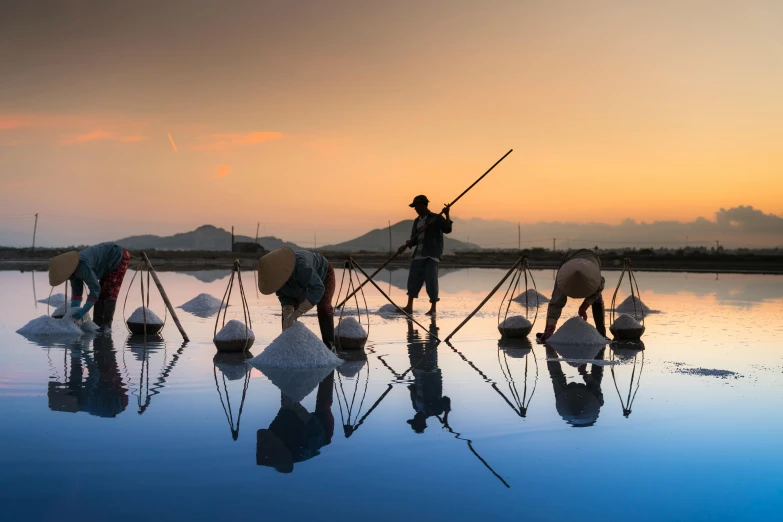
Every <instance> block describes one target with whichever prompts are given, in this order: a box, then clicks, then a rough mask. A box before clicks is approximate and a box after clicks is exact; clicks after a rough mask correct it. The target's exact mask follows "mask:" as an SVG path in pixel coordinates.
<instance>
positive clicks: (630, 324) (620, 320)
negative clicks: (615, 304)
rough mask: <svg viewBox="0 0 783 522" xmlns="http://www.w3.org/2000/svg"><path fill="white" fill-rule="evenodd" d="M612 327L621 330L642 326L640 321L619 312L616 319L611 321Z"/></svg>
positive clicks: (636, 328)
mask: <svg viewBox="0 0 783 522" xmlns="http://www.w3.org/2000/svg"><path fill="white" fill-rule="evenodd" d="M612 326H613V327H614V328H620V329H622V330H638V329H639V328H641V327H642V323H640V322H639V321H637V320H636V319H634V318H633V317H631V316H630V315H628V314H620V315H619V316H618V317H617V319H615V320H614V323H612Z"/></svg>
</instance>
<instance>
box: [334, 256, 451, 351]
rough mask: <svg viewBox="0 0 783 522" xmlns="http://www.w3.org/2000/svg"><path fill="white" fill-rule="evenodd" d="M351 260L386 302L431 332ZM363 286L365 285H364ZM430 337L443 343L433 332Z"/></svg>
mask: <svg viewBox="0 0 783 522" xmlns="http://www.w3.org/2000/svg"><path fill="white" fill-rule="evenodd" d="M349 259H350V260H351V262H352V263H353V266H355V267H356V268H357V269H358V270H359V272H361V273H362V275H363V276H364V277H366V278H367V280H366V281H365V283H366V282H368V281H369V282H370V283H372V285H373V286H374V287H375V289H376V290H378V291H379V292H380V293H381V295H382V296H383V297H385V298H386V300H387V301H389V302H390V303H391V304H393V305H394V306H396V307H397V310H399V312H400V313H403V314H405V316H406V317H407V318H408V319H410V320H411V321H413V322H414V323H416V324H417V325H419V326H420V327H421V328H423V329H424V330H427V331H429V328H427V327H426V326H424V325H423V324H421V323H420V322H419V321H417V320H416V319H414V318H413V317H411V315H410V314H408V312H406V311H405V310H403V309H402V308H400V307H399V306H398V305H397V303H395V302H394V301H392V300H391V297H389V296H388V295H386V292H384V291H383V290H381V287H380V286H378V283H376V282H375V281H373V280H372V279H370V276H368V275H367V272H365V271H364V269H362V267H360V266H359V264H358V263H357V262H356V260H355V259H353V258H349ZM362 284H364V283H362ZM354 293H355V292H354ZM430 336H431V337H432V338H433V339H435V340H436V341H438V342H441V341H440V339H438V338H437V337H436V336H435V334H433V333H432V332H430Z"/></svg>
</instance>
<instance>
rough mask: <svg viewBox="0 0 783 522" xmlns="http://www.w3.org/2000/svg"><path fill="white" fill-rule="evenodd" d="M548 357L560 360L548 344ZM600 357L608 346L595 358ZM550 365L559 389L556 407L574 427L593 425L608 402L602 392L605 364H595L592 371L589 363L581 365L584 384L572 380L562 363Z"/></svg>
mask: <svg viewBox="0 0 783 522" xmlns="http://www.w3.org/2000/svg"><path fill="white" fill-rule="evenodd" d="M546 356H547V359H557V358H558V356H557V352H556V351H555V350H554V348H552V347H550V346H549V345H547V347H546ZM595 358H596V359H597V360H603V358H604V349H603V348H601V351H600V352H598V355H597V356H596V357H595ZM546 365H547V368H548V369H549V376H550V377H551V378H552V386H553V388H554V390H555V408H557V413H559V414H560V416H561V417H563V420H564V421H566V422H567V423H568V424H570V425H571V426H575V427H577V428H583V427H587V426H592V425H593V424H595V421H596V420H598V413H599V412H600V410H601V406H603V405H604V396H603V393H602V392H601V379H602V378H603V375H604V367H603V366H601V365H598V364H591V365H590V366H591V367H592V368H591V370H590V372H589V373H588V371H587V364H582V365H579V366H578V367H577V371H578V372H579V375H581V376H582V380H583V381H584V382H583V383H578V382H568V381H567V380H566V376H565V374H564V373H563V369H562V368H561V367H560V362H558V361H552V360H548V361H547V363H546Z"/></svg>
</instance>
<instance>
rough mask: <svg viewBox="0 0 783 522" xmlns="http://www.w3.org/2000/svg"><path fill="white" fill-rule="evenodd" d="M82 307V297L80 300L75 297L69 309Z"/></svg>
mask: <svg viewBox="0 0 783 522" xmlns="http://www.w3.org/2000/svg"><path fill="white" fill-rule="evenodd" d="M81 307H82V301H81V299H80V300H78V301H76V300H75V299H73V300H71V304H70V306H69V307H68V309H69V310H73V309H76V308H81Z"/></svg>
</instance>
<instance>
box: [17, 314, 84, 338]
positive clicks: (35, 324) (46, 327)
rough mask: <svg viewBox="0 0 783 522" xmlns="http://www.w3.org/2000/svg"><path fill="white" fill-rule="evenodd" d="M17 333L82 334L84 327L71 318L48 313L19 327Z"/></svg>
mask: <svg viewBox="0 0 783 522" xmlns="http://www.w3.org/2000/svg"><path fill="white" fill-rule="evenodd" d="M93 324H95V323H93ZM16 333H18V334H22V335H68V334H77V335H81V333H82V329H81V328H80V327H79V325H78V324H76V323H74V322H73V321H72V320H71V319H68V318H63V319H55V318H54V317H50V316H48V315H42V316H41V317H38V318H37V319H33V320H32V321H30V322H29V323H27V324H26V325H24V326H23V327H21V328H20V329H18V330H17V331H16Z"/></svg>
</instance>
